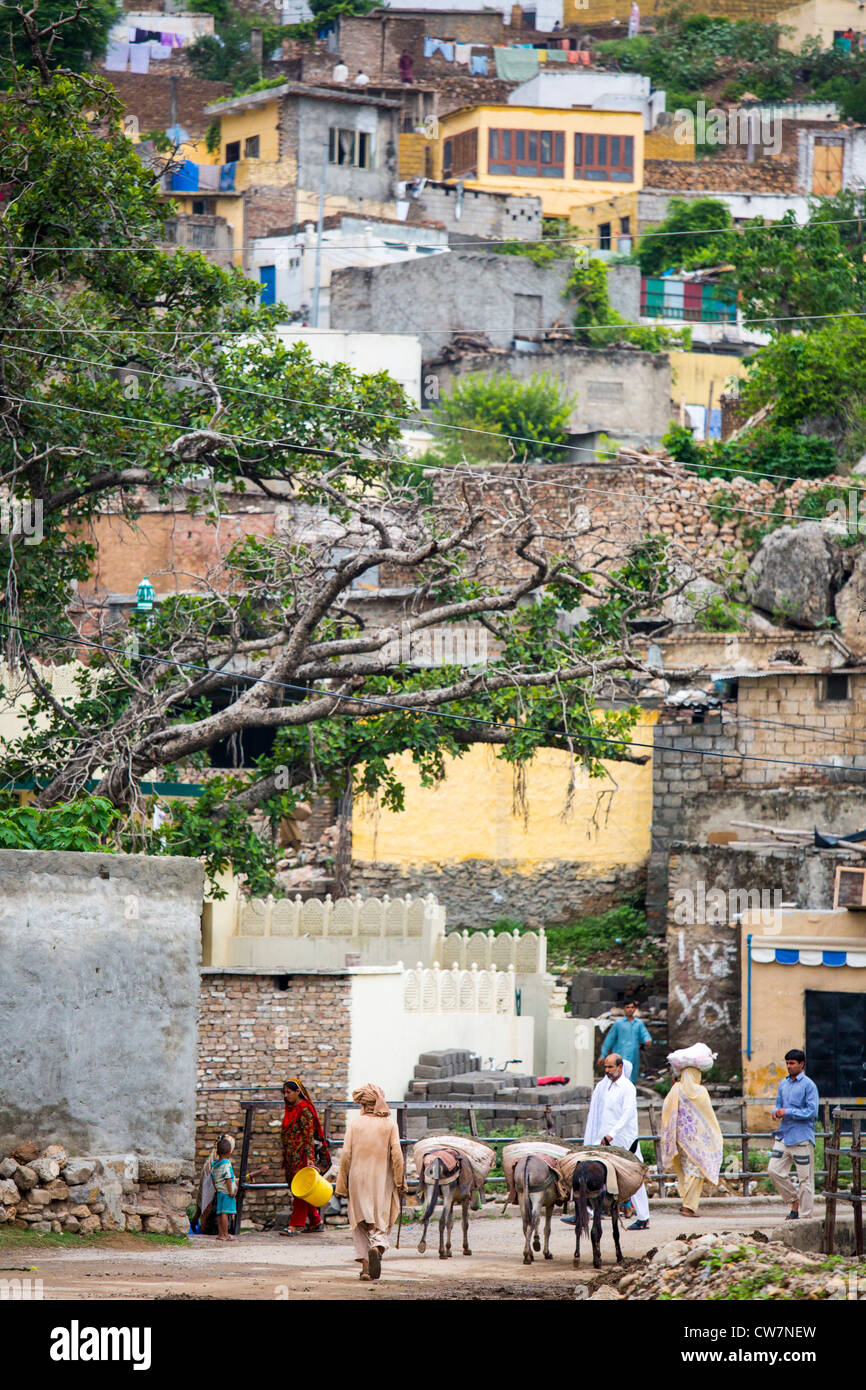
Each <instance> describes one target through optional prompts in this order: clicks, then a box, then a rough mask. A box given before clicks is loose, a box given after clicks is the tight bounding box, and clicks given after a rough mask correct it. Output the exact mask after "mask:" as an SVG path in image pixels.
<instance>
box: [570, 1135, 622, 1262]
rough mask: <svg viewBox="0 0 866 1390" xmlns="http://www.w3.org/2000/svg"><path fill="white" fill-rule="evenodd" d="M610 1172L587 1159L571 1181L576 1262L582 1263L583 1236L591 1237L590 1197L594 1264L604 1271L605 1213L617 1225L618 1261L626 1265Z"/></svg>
mask: <svg viewBox="0 0 866 1390" xmlns="http://www.w3.org/2000/svg"><path fill="white" fill-rule="evenodd" d="M606 1184H607V1169H606V1168H605V1165H604V1164H603V1163H599V1162H598V1160H597V1159H589V1160H584V1162H582V1163H578V1164H576V1165H575V1169H574V1175H573V1177H572V1180H571V1185H572V1190H573V1193H574V1236H575V1245H574V1263H575V1264H576V1265H577V1264H580V1237H581V1233H583V1235H585V1236H588V1235H589V1234H590V1230H589V1217H588V1214H587V1198H588V1199H589V1201H591V1202H592V1265H593V1269H601V1218H602V1215H603V1213H604V1212H607V1214H608V1215H609V1216H610V1219H611V1224H612V1226H613V1243H614V1245H615V1247H616V1262H617V1264H621V1263H622V1250H621V1249H620V1244H619V1205H618V1198H617V1196H616V1194H615V1193H611V1192H608V1190H607V1186H606Z"/></svg>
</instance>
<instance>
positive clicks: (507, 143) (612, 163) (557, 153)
mask: <svg viewBox="0 0 866 1390" xmlns="http://www.w3.org/2000/svg"><path fill="white" fill-rule="evenodd" d="M643 161H644V130H643V117H642V116H641V115H640V114H639V113H638V112H634V111H591V110H588V109H587V110H582V109H573V110H561V109H550V108H546V107H537V106H493V105H491V106H472V107H465V108H463V109H462V110H459V111H453V112H451V113H449V115H447V116H445V117H443V118H441V119H440V121H439V138H438V140H437V141H436V148H435V151H434V178H436V179H445V180H451V181H455V180H458V179H459V180H460V181H462V182H463V183H464V184H465V186H466V187H467V188H478V189H482V190H485V191H487V192H492V193H510V194H513V195H515V196H517V197H531V196H534V197H538V198H541V205H542V211H543V213H544V216H545V217H562V218H567V219H568V220H569V221H572V222H575V221H577V220H578V219H579V216H580V214H581V212H582V210H583V209H584V208H585V207H586V206H587V205H589V204H597V203H601V202H604V201H606V200H608V199H621V198H623V197H627V196H628V195H629V194H630V193H632V194H636V193H637V190H638V189H639V188H641V186H642V184H643Z"/></svg>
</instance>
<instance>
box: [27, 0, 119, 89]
mask: <svg viewBox="0 0 866 1390" xmlns="http://www.w3.org/2000/svg"><path fill="white" fill-rule="evenodd" d="M21 8H22V9H23V10H24V12H25V14H26V13H30V14H32V15H33V18H34V20H35V22H36V24H37V26H38V28H39V29H40V30H45V29H47V27H48V26H49V25H50V24H53V23H55V22H56V21H58V20H61V19H66V20H68V21H69V22H68V23H66V24H63V25H61V27H60V28H59V29H57V31H56V38H55V39H54V41H53V43H50V39H49V38H46V39H44V40H43V42H42V48H43V52H44V54H45V57H46V59H47V62H48V65H49V67H51V68H68V69H70V70H71V71H72V72H84V71H85V69H86V68H87V67H88V65H89V64H90V63H91V62H92V61H93V60H95V59H96V58H101V57H102V55H103V53H104V52H105V48H106V44H107V43H108V34H109V30H110V29H111V28H112V27H113V26H114V25H115V24H116V23H117V20H118V12H117V5H116V4H115V3H114V0H84V3H83V5H82V9H81V13H80V14H79V15H77V16H76V18H75V19H69V10H70V5H69V0H35V3H34V0H28V3H27V4H23V3H22V5H21ZM0 11H2V13H0V54H2V55H3V57H4V58H8V57H9V56H10V55H14V61H15V62H16V63H19V64H21V65H22V66H26V65H27V64H28V63H29V61H30V55H31V50H30V45H29V43H28V42H27V39H26V37H25V33H24V26H23V24H22V22H21V16H20V15H19V14H18V12H17V6H16V7H14V8H13V6H12V4H4V5H2V6H0Z"/></svg>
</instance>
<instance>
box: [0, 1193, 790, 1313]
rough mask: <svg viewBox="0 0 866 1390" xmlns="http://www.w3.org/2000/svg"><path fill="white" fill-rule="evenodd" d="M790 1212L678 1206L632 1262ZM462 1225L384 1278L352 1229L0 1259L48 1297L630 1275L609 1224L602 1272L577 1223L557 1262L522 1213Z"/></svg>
mask: <svg viewBox="0 0 866 1390" xmlns="http://www.w3.org/2000/svg"><path fill="white" fill-rule="evenodd" d="M783 1216H784V1212H783V1211H782V1210H781V1209H780V1208H779V1207H778V1206H776V1207H770V1206H769V1205H768V1206H767V1208H766V1210H751V1211H749V1212H737V1211H736V1210H733V1211H730V1210H728V1211H725V1212H724V1213H722V1212H714V1213H713V1214H712V1215H708V1216H707V1217H702V1218H699V1219H698V1220H696V1221H688V1220H684V1218H683V1217H681V1216H679V1215H677V1214H676V1213H674V1212H665V1213H662V1214H660V1215H659V1216H657V1217H654V1218H653V1221H652V1223H651V1225H650V1228H649V1230H648V1231H634V1232H629V1231H626V1232H625V1233H624V1234H623V1237H622V1247H623V1254H624V1256H625V1258H626V1262H627V1261H628V1260H629V1258H632V1259H633V1258H635V1257H638V1256H641V1255H644V1254H646V1252H647V1251H648V1250H650V1249H652V1248H653V1247H654V1246H659V1245H663V1244H664V1243H665V1242H666V1241H669V1240H673V1239H674V1238H675V1237H676V1236H678V1235H679V1234H680V1233H681V1232H682V1230H683V1228H684V1226H688V1229H689V1231H690V1232H694V1231H730V1230H742V1231H746V1232H751V1231H753V1230H755V1229H756V1228H757V1229H760V1230H762V1231H765V1232H767V1233H768V1234H769V1232H770V1231H772V1230H773V1229H775V1228H776V1227H778V1225H779V1224H780V1222H781V1220H782V1219H783ZM457 1231H458V1227H457V1223H455V1233H454V1234H455V1241H454V1252H455V1253H454V1255H453V1257H452V1259H450V1260H440V1259H439V1257H438V1253H437V1249H438V1247H437V1236H438V1229H437V1228H435V1227H434V1226H432V1225H431V1228H430V1233H429V1237H428V1239H429V1247H428V1250H427V1253H426V1255H419V1253H418V1251H417V1248H416V1246H417V1243H418V1239H419V1227H418V1226H409V1227H405V1228H404V1230H403V1234H402V1238H401V1248H400V1249H399V1250H391V1251H389V1252H388V1254H387V1256H386V1257H385V1260H384V1262H383V1272H382V1278H381V1280H380V1281H379V1283H378V1284H370V1283H361V1282H360V1281H359V1279H358V1266H357V1265H356V1264H355V1263H354V1262H353V1258H352V1246H351V1241H350V1240H349V1232H348V1230H347V1229H342V1230H328V1231H326V1232H324V1233H323V1234H322V1235H315V1236H301V1237H292V1238H286V1237H282V1236H278V1235H276V1234H273V1235H271V1234H267V1233H260V1232H249V1233H245V1234H244V1235H243V1236H241V1237H240V1238H239V1239H238V1240H237V1241H234V1242H231V1243H229V1244H228V1245H223V1244H217V1242H216V1241H214V1240H213V1239H209V1238H207V1237H204V1236H192V1237H190V1240H189V1244H188V1245H186V1246H152V1245H148V1246H144V1245H143V1243H142V1242H141V1241H137V1240H136V1238H135V1237H134V1236H116V1237H107V1238H106V1240H107V1241H110V1242H111V1244H110V1246H109V1245H108V1244H106V1246H105V1247H100V1248H90V1249H81V1250H74V1249H56V1248H55V1249H47V1248H46V1249H40V1250H38V1251H37V1250H35V1249H27V1250H16V1251H15V1252H14V1253H13V1252H12V1251H5V1252H3V1253H2V1255H0V1263H2V1265H3V1269H2V1271H0V1273H2V1274H3V1275H4V1276H5V1277H7V1278H8V1277H9V1274H10V1273H14V1272H16V1271H23V1270H26V1271H27V1272H28V1273H29V1274H30V1275H31V1277H38V1278H41V1279H42V1282H43V1288H44V1296H45V1298H46V1299H59V1298H75V1299H104V1300H107V1299H154V1298H160V1299H166V1298H167V1299H202V1298H205V1299H237V1298H241V1299H261V1300H277V1301H282V1300H291V1301H294V1300H300V1301H303V1300H307V1299H315V1300H317V1301H322V1300H346V1299H373V1300H374V1301H379V1300H381V1299H386V1300H388V1299H404V1300H405V1299H410V1300H411V1299H461V1300H481V1299H484V1300H487V1299H492V1300H502V1299H569V1300H572V1299H574V1298H575V1289H576V1288H578V1287H580V1288H581V1292H580V1293H579V1294H578V1295H577V1297H586V1293H585V1292H584V1290H585V1289H587V1286H588V1287H589V1289H591V1288H593V1287H594V1286H595V1285H596V1284H597V1282H599V1280H601V1281H602V1282H608V1281H609V1280H610V1278H611V1276H612V1275H614V1274H616V1276H617V1277H618V1276H619V1273H622V1272H624V1269H625V1268H626V1267H627V1264H626V1265H622V1266H617V1265H616V1263H615V1260H614V1251H613V1241H612V1240H611V1236H610V1225H609V1223H608V1222H607V1221H606V1222H605V1230H604V1238H603V1242H602V1259H603V1268H602V1271H601V1272H600V1273H598V1272H596V1271H594V1270H593V1268H592V1252H591V1250H590V1249H589V1247H588V1245H582V1247H581V1254H582V1263H581V1265H580V1267H579V1268H577V1269H575V1267H574V1265H573V1263H572V1253H573V1241H574V1235H573V1229H572V1228H570V1227H566V1226H563V1225H562V1224H561V1223H560V1220H559V1218H558V1217H556V1218H554V1227H553V1231H552V1238H551V1249H552V1251H553V1255H554V1258H553V1259H552V1260H550V1261H545V1260H543V1259H542V1258H541V1257H540V1256H537V1257H536V1261H535V1263H534V1264H533V1265H530V1266H526V1265H524V1264H523V1260H522V1248H523V1235H522V1231H521V1225H520V1220H519V1218H518V1217H517V1216H512V1215H509V1216H506V1217H501V1216H498V1215H487V1214H486V1213H484V1214H481V1215H479V1216H477V1217H475V1218H474V1219H473V1220H472V1223H471V1227H470V1243H471V1245H472V1250H473V1254H472V1256H471V1258H470V1257H465V1256H463V1255H461V1254H460V1253H459V1250H460V1241H459V1238H458V1235H457Z"/></svg>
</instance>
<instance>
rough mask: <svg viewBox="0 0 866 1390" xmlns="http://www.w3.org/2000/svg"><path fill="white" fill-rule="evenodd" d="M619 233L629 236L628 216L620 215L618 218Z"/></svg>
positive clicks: (629, 221)
mask: <svg viewBox="0 0 866 1390" xmlns="http://www.w3.org/2000/svg"><path fill="white" fill-rule="evenodd" d="M619 234H620V236H631V218H630V217H621V218H620V219H619Z"/></svg>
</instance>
